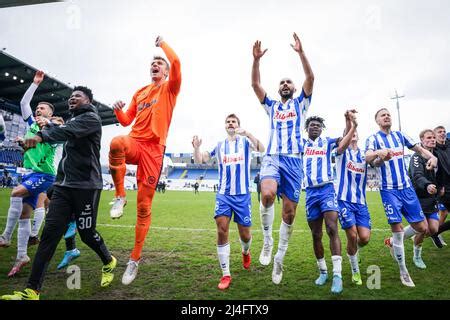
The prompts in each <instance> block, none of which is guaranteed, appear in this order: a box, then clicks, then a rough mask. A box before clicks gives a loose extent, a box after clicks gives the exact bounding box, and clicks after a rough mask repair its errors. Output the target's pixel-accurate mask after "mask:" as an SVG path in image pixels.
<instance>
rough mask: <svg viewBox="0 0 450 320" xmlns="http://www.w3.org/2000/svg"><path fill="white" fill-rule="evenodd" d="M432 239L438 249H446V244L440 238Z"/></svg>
mask: <svg viewBox="0 0 450 320" xmlns="http://www.w3.org/2000/svg"><path fill="white" fill-rule="evenodd" d="M430 239H431V241H433V243H434V245H435V246H436V248H439V249H442V248H443V247H444V244H443V243H442V241H441V239H440V238H439V236H431V237H430Z"/></svg>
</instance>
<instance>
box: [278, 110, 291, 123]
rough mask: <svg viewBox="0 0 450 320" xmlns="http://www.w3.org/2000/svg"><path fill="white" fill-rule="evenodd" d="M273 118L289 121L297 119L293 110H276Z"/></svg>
mask: <svg viewBox="0 0 450 320" xmlns="http://www.w3.org/2000/svg"><path fill="white" fill-rule="evenodd" d="M273 119H274V120H276V121H281V122H285V121H291V120H295V119H297V113H296V112H295V110H286V111H280V110H276V111H275V113H274V115H273Z"/></svg>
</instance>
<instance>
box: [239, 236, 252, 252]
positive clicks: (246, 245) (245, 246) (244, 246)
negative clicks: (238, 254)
mask: <svg viewBox="0 0 450 320" xmlns="http://www.w3.org/2000/svg"><path fill="white" fill-rule="evenodd" d="M239 241H240V242H241V247H242V253H243V254H245V255H247V254H248V252H249V250H250V246H251V244H252V238H251V237H250V240H248V242H245V241H243V240H242V239H239Z"/></svg>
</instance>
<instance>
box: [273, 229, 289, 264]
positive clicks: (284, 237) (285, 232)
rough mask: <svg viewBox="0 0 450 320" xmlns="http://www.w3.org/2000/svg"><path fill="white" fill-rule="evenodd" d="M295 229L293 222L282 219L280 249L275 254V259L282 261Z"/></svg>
mask: <svg viewBox="0 0 450 320" xmlns="http://www.w3.org/2000/svg"><path fill="white" fill-rule="evenodd" d="M292 230H293V226H292V224H287V223H286V222H284V221H281V225H280V240H279V241H278V251H277V253H276V255H275V259H276V260H277V261H278V262H280V263H282V262H283V259H284V256H285V255H286V251H287V248H288V244H289V238H290V237H291V234H292Z"/></svg>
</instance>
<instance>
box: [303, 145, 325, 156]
mask: <svg viewBox="0 0 450 320" xmlns="http://www.w3.org/2000/svg"><path fill="white" fill-rule="evenodd" d="M326 155H327V150H323V149H315V148H311V147H306V150H305V156H326Z"/></svg>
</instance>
